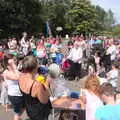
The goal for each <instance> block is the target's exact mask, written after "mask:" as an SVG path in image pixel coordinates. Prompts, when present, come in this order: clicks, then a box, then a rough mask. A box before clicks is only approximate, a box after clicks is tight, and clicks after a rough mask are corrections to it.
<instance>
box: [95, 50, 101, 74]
mask: <svg viewBox="0 0 120 120" xmlns="http://www.w3.org/2000/svg"><path fill="white" fill-rule="evenodd" d="M94 59H95V64H96V70H97V71H96V72H97V74H99V73H100V65H101V59H100V52H99V51H96V52H95V56H94Z"/></svg>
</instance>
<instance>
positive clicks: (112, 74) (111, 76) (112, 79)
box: [106, 63, 119, 88]
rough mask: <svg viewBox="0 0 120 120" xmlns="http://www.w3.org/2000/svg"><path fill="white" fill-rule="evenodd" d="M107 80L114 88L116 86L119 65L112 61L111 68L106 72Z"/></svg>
mask: <svg viewBox="0 0 120 120" xmlns="http://www.w3.org/2000/svg"><path fill="white" fill-rule="evenodd" d="M106 75H107V80H108V82H109V83H111V84H112V86H113V87H114V88H117V81H118V77H119V65H117V64H115V63H113V64H112V69H111V70H110V71H109V72H108V73H107V74H106Z"/></svg>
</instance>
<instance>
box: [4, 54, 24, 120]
mask: <svg viewBox="0 0 120 120" xmlns="http://www.w3.org/2000/svg"><path fill="white" fill-rule="evenodd" d="M6 61H7V69H6V70H5V71H4V72H3V78H4V80H5V81H6V83H7V89H8V98H9V100H10V102H11V104H12V106H13V110H14V120H20V119H21V115H22V113H23V110H24V99H23V95H22V93H21V91H20V89H19V84H18V80H19V75H20V73H19V72H18V71H17V67H16V63H15V60H14V59H13V57H12V56H11V55H10V56H9V57H8V60H6Z"/></svg>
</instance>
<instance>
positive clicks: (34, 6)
mask: <svg viewBox="0 0 120 120" xmlns="http://www.w3.org/2000/svg"><path fill="white" fill-rule="evenodd" d="M40 9H41V4H40V3H39V0H0V29H1V31H2V32H1V36H8V35H9V34H10V35H18V34H20V33H21V32H23V31H29V32H33V31H34V32H36V31H39V30H40V26H42V24H41V22H42V21H41V19H40Z"/></svg>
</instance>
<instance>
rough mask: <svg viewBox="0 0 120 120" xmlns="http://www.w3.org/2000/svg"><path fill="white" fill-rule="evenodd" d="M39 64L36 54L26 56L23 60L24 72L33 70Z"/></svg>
mask: <svg viewBox="0 0 120 120" xmlns="http://www.w3.org/2000/svg"><path fill="white" fill-rule="evenodd" d="M37 65H38V63H37V59H36V58H35V57H34V56H26V57H25V58H24V59H23V61H22V72H33V71H34V70H35V69H36V68H37Z"/></svg>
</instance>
